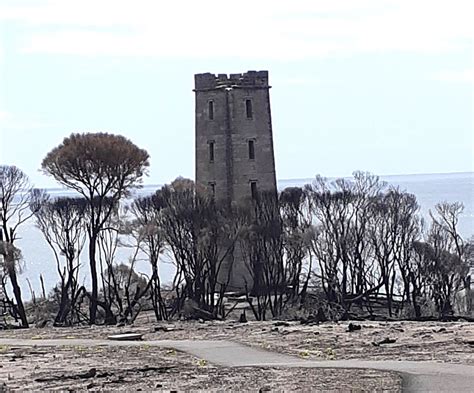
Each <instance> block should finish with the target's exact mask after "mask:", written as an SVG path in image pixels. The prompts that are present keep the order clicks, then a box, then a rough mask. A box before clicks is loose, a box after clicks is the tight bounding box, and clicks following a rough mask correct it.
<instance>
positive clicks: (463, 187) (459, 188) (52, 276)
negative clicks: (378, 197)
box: [17, 172, 474, 299]
mask: <svg viewBox="0 0 474 393" xmlns="http://www.w3.org/2000/svg"><path fill="white" fill-rule="evenodd" d="M381 179H382V180H384V181H386V182H387V183H389V184H391V185H393V186H398V187H400V188H401V189H403V190H406V191H408V192H410V193H413V194H415V195H416V197H417V199H418V203H419V204H420V207H421V213H422V215H423V216H424V217H426V219H427V221H428V222H429V211H430V210H433V209H434V206H435V205H436V203H438V202H443V201H448V202H456V201H457V202H462V203H463V204H464V207H465V208H464V212H463V213H462V215H461V217H460V220H459V231H460V233H461V235H462V236H463V237H464V238H465V239H468V238H470V237H471V236H474V172H466V173H450V174H421V175H397V176H382V177H381ZM311 181H312V179H291V180H279V181H278V187H279V189H284V188H286V187H290V186H292V187H293V186H303V185H304V184H308V183H310V182H311ZM158 188H159V186H157V185H146V186H144V187H143V188H141V189H140V190H139V191H138V192H137V193H138V195H147V194H151V193H153V192H154V191H156V190H157V189H158ZM48 192H49V193H50V194H51V195H52V196H64V195H71V192H69V191H67V190H61V189H51V190H48ZM18 233H19V236H20V239H19V240H18V241H17V246H18V247H19V248H20V249H21V251H22V254H23V262H22V273H21V275H20V283H21V287H22V292H23V294H24V298H25V299H29V298H31V290H30V285H31V288H32V290H33V291H34V292H35V293H36V295H39V294H40V292H41V286H40V280H39V276H40V274H41V275H42V276H43V278H44V282H45V287H46V290H47V291H49V290H50V289H51V288H52V287H53V286H54V285H55V284H56V283H57V282H58V273H57V270H56V264H55V261H54V257H53V253H52V251H51V249H50V248H49V246H48V245H47V244H46V242H45V240H44V239H43V235H42V234H41V232H40V231H39V229H38V228H36V226H35V223H34V219H31V220H30V221H28V222H26V223H25V224H23V225H22V226H21V227H20V228H19V232H18ZM128 257H129V254H128V251H127V250H120V251H119V252H118V254H117V260H118V262H121V261H123V262H127V261H128ZM82 260H83V262H82V273H83V274H82V276H81V279H82V280H84V282H85V283H86V284H87V272H88V270H89V269H88V264H87V250H84V251H83V254H82ZM137 269H138V270H139V271H141V272H143V273H145V274H146V273H148V272H149V268H148V266H147V263H146V261H144V260H142V261H139V262H138V263H137ZM160 269H161V271H160V275H161V277H162V282H163V283H167V282H170V281H171V280H172V278H173V273H174V267H173V264H172V262H171V258H170V257H169V255H166V254H165V255H163V257H162V263H161V265H160ZM28 281H29V284H28Z"/></svg>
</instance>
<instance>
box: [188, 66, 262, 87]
mask: <svg viewBox="0 0 474 393" xmlns="http://www.w3.org/2000/svg"><path fill="white" fill-rule="evenodd" d="M242 87H243V88H269V87H270V86H269V85H268V71H247V72H244V73H242V74H229V75H227V74H217V75H216V74H211V73H210V72H206V73H204V74H196V75H194V90H195V91H196V90H213V89H220V88H242Z"/></svg>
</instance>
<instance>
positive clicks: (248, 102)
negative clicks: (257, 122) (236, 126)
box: [245, 100, 253, 119]
mask: <svg viewBox="0 0 474 393" xmlns="http://www.w3.org/2000/svg"><path fill="white" fill-rule="evenodd" d="M245 112H246V113H247V119H251V118H253V110H252V100H245Z"/></svg>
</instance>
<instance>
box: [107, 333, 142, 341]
mask: <svg viewBox="0 0 474 393" xmlns="http://www.w3.org/2000/svg"><path fill="white" fill-rule="evenodd" d="M142 337H143V334H141V333H124V334H113V335H111V336H108V337H107V339H108V340H115V341H139V340H141V339H142Z"/></svg>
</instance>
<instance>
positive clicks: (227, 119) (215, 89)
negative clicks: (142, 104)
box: [194, 71, 276, 289]
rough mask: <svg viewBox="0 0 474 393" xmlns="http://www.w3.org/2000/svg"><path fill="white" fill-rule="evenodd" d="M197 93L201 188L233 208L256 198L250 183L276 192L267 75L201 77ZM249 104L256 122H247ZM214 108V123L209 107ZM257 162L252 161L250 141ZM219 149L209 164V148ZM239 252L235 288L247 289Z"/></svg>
mask: <svg viewBox="0 0 474 393" xmlns="http://www.w3.org/2000/svg"><path fill="white" fill-rule="evenodd" d="M194 78H195V89H194V91H195V93H196V183H197V184H198V185H201V186H202V187H206V188H208V189H210V184H211V183H212V184H213V185H214V191H215V197H216V198H218V199H222V200H226V201H227V202H228V203H232V202H239V201H242V200H244V199H246V198H250V197H251V182H256V183H257V190H259V191H264V190H265V191H275V192H276V174H275V158H274V152H273V134H272V120H271V110H270V94H269V89H270V86H269V84H268V72H267V71H248V72H246V73H243V74H230V75H227V74H218V75H214V74H210V73H205V74H197V75H195V77H194ZM247 100H250V101H251V106H252V111H251V112H252V116H251V118H248V116H247V106H246V105H247V104H246V102H247ZM210 101H212V102H213V112H214V113H213V115H214V116H213V119H211V118H210V116H209V102H210ZM250 140H252V141H253V143H254V151H255V158H254V159H251V158H249V141H250ZM210 143H214V160H213V162H211V161H210V159H209V158H210V157H209V144H210ZM239 254H240V252H239V251H236V252H235V254H234V256H235V258H234V259H235V261H234V266H233V274H232V280H231V283H232V285H233V286H234V287H235V288H240V289H242V288H243V286H244V283H245V280H247V282H248V283H249V285H251V283H250V282H249V274H248V272H247V269H246V268H245V266H244V265H243V262H242V258H241V257H239Z"/></svg>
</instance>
